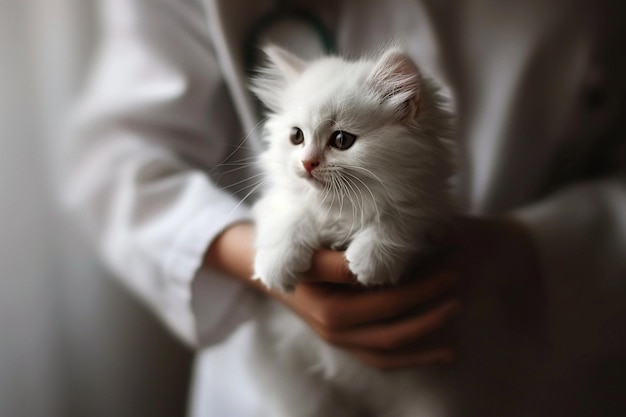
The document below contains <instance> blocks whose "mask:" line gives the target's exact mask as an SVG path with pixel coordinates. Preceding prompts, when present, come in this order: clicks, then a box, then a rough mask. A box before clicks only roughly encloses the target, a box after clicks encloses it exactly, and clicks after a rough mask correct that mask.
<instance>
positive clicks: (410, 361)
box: [348, 348, 456, 371]
mask: <svg viewBox="0 0 626 417" xmlns="http://www.w3.org/2000/svg"><path fill="white" fill-rule="evenodd" d="M348 352H350V353H351V354H352V355H353V356H355V357H356V358H357V359H359V360H360V361H361V362H363V363H365V364H366V365H369V366H372V367H374V368H377V369H380V370H383V371H387V370H393V369H401V368H411V367H415V366H427V365H437V364H444V363H450V362H453V361H454V360H455V359H456V354H455V352H454V350H453V349H451V348H439V349H433V350H426V351H417V352H405V353H401V354H397V353H394V354H390V353H389V352H377V351H372V350H362V349H349V350H348Z"/></svg>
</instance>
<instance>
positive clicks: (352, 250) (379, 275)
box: [346, 241, 401, 285]
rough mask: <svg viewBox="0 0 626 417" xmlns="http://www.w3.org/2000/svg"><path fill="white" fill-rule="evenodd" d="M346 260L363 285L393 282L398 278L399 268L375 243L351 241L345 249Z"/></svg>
mask: <svg viewBox="0 0 626 417" xmlns="http://www.w3.org/2000/svg"><path fill="white" fill-rule="evenodd" d="M346 260H347V261H348V267H349V268H350V271H351V272H352V273H353V274H354V275H356V277H357V280H358V281H359V282H360V283H361V284H363V285H381V284H393V283H395V282H397V281H398V279H399V278H400V272H401V269H400V268H398V266H397V265H396V263H395V262H393V261H392V260H391V259H390V257H389V255H388V254H387V253H386V252H385V251H384V250H382V248H380V247H378V246H377V245H376V244H373V243H370V242H362V241H361V242H359V241H354V242H352V244H351V245H350V246H349V247H348V250H347V251H346Z"/></svg>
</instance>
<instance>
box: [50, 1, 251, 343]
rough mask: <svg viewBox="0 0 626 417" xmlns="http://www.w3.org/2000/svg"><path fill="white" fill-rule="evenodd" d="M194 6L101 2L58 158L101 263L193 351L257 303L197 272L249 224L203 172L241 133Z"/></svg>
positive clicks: (222, 280) (70, 201)
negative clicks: (207, 256) (213, 246)
mask: <svg viewBox="0 0 626 417" xmlns="http://www.w3.org/2000/svg"><path fill="white" fill-rule="evenodd" d="M199 3H200V2H196V1H193V0H176V1H169V0H156V1H155V0H109V1H106V2H104V5H103V9H102V10H101V15H100V17H101V24H102V30H101V32H102V33H101V34H102V38H101V44H100V48H99V50H98V52H97V53H96V57H95V62H94V66H93V70H92V72H91V75H90V77H89V79H88V81H87V85H86V88H85V94H84V95H83V97H82V99H81V100H79V104H78V106H77V108H76V111H75V112H74V117H73V121H72V123H71V125H72V127H71V129H70V134H69V135H67V140H66V141H65V143H63V146H62V157H61V161H62V166H63V175H62V178H63V197H64V203H65V205H66V206H67V207H68V208H69V209H70V211H71V212H73V213H75V214H76V216H77V217H78V218H79V219H80V220H81V221H82V223H83V224H84V225H85V227H86V229H87V231H88V234H89V235H90V236H92V237H93V240H94V241H95V242H96V244H97V247H98V249H99V251H100V253H101V254H102V257H103V259H104V260H105V262H106V264H107V265H108V266H109V267H110V268H111V269H112V270H113V271H114V273H115V274H116V275H117V276H118V277H119V278H120V279H121V280H122V281H123V282H124V283H125V284H126V285H127V286H128V287H130V288H131V289H132V290H133V291H134V292H135V293H136V294H138V295H139V296H140V298H141V299H143V300H144V301H145V302H146V303H147V304H148V305H149V306H150V307H151V308H152V309H153V310H154V311H155V312H156V313H157V315H158V316H159V317H160V318H161V319H162V320H163V321H164V322H165V323H166V324H167V325H168V327H169V328H170V329H171V330H172V331H173V332H174V333H175V334H176V335H178V336H179V337H180V338H182V339H183V340H184V341H186V342H187V343H189V344H191V345H196V346H201V345H207V344H211V343H215V342H217V341H219V340H220V339H221V338H222V337H224V336H225V335H226V334H228V333H229V332H230V331H231V330H232V329H233V328H234V327H235V326H236V325H237V324H238V323H240V322H241V321H243V320H245V318H246V317H247V315H248V309H249V307H250V306H251V303H252V302H253V297H252V295H251V294H250V292H249V291H247V290H245V289H244V288H243V286H242V285H241V284H239V283H236V282H235V281H234V280H231V279H229V278H228V277H224V276H220V275H219V274H218V273H216V272H214V271H208V270H204V269H201V268H200V266H201V262H202V259H203V255H204V253H205V251H206V249H207V247H208V246H209V245H210V243H211V241H212V239H214V238H215V237H216V235H217V234H219V233H220V231H221V230H223V228H224V227H225V226H227V225H228V224H233V223H235V222H240V221H244V220H247V219H249V217H250V216H249V212H248V210H247V209H246V208H245V206H244V205H242V204H240V202H239V201H240V200H239V199H238V198H235V197H234V196H233V195H231V194H229V192H227V191H224V189H223V188H220V187H218V186H217V185H216V183H215V181H213V180H212V179H211V176H210V175H209V173H208V172H209V170H208V169H207V168H206V167H208V166H210V165H211V164H214V165H215V164H218V163H219V162H220V161H221V160H222V159H223V158H224V156H225V155H228V152H229V150H231V149H232V148H231V147H229V146H230V145H227V144H229V143H235V144H236V143H238V142H239V141H240V140H241V138H242V136H241V133H240V128H239V127H238V126H239V124H238V122H237V120H236V116H235V112H234V110H233V107H232V105H231V102H230V98H229V95H228V92H227V89H226V87H225V85H224V82H223V80H222V77H221V75H220V71H219V68H218V65H217V62H216V59H215V57H214V55H213V53H212V45H211V43H210V40H209V37H208V35H207V32H206V19H205V15H204V13H203V10H202V8H201V7H200V5H199Z"/></svg>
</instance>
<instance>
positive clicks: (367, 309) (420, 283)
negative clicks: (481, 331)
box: [296, 271, 457, 329]
mask: <svg viewBox="0 0 626 417" xmlns="http://www.w3.org/2000/svg"><path fill="white" fill-rule="evenodd" d="M456 281H457V280H456V275H455V274H454V273H453V272H451V271H445V272H442V273H439V274H437V275H434V276H432V277H429V278H426V279H420V280H413V281H410V282H408V283H405V284H401V285H398V286H395V287H385V288H377V289H370V290H362V289H361V290H352V291H351V290H344V291H342V290H340V289H337V288H329V287H320V286H315V285H309V286H307V285H302V286H300V288H296V294H297V296H298V297H299V298H300V299H301V300H302V303H303V304H304V305H306V306H307V307H308V310H309V314H310V315H311V318H312V319H313V320H315V321H317V322H318V323H319V324H320V325H322V326H325V327H328V328H331V329H345V328H351V327H359V326H363V325H367V324H371V323H374V322H378V321H381V320H388V319H393V318H396V317H399V316H402V315H405V314H407V313H409V312H414V311H415V310H416V309H417V308H418V307H420V306H422V305H423V304H424V303H425V302H427V301H430V300H434V299H436V298H438V297H440V296H442V295H443V294H445V293H446V292H447V291H448V290H449V289H450V288H452V287H454V285H455V283H456Z"/></svg>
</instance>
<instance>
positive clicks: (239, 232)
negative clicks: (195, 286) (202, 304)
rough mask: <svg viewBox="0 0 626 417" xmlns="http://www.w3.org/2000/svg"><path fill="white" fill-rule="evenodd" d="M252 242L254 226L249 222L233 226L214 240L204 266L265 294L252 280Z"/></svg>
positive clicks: (255, 281) (263, 288)
mask: <svg viewBox="0 0 626 417" xmlns="http://www.w3.org/2000/svg"><path fill="white" fill-rule="evenodd" d="M253 242H254V225H253V224H252V223H251V222H242V223H236V224H233V225H231V226H230V227H228V228H226V229H225V230H224V231H223V232H222V233H221V234H220V235H218V236H217V237H216V238H215V240H214V241H213V243H212V244H211V246H210V247H209V249H208V250H207V252H206V255H205V257H204V266H205V267H207V268H211V269H215V270H217V271H220V272H223V273H225V274H227V275H229V276H231V277H232V278H233V279H236V280H238V281H240V282H243V283H244V284H246V285H248V286H250V287H252V288H254V289H256V290H259V291H262V292H264V293H267V290H266V288H265V286H263V284H262V283H261V282H259V281H257V280H253V279H252V275H253V265H254V246H253Z"/></svg>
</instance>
